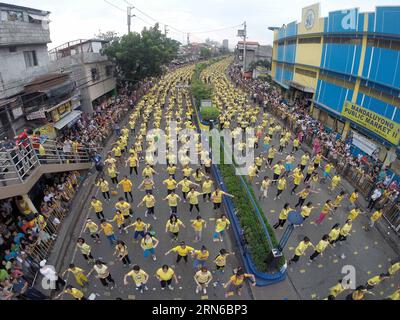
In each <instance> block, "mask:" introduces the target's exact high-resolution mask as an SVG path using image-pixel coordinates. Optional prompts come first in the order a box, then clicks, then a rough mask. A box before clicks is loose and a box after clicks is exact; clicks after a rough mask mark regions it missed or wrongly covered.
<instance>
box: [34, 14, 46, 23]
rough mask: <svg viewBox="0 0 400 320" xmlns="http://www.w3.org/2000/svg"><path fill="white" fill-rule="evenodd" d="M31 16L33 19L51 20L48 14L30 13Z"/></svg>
mask: <svg viewBox="0 0 400 320" xmlns="http://www.w3.org/2000/svg"><path fill="white" fill-rule="evenodd" d="M29 16H30V17H31V18H32V19H33V20H40V21H49V18H48V17H46V16H39V15H37V14H29Z"/></svg>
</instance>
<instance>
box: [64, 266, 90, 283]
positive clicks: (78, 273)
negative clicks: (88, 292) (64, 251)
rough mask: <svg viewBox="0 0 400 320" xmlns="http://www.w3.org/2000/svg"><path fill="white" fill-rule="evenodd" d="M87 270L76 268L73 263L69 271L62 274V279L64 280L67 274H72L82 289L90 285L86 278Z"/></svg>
mask: <svg viewBox="0 0 400 320" xmlns="http://www.w3.org/2000/svg"><path fill="white" fill-rule="evenodd" d="M84 271H85V270H83V269H81V268H78V267H76V266H75V265H74V264H73V263H71V264H70V265H69V267H68V269H67V270H65V271H64V272H63V273H62V274H61V278H63V277H64V276H65V274H66V273H67V272H71V273H72V274H73V275H74V278H75V281H76V283H77V284H78V285H80V286H81V287H85V286H87V285H89V280H88V278H87V277H86V275H85V273H84Z"/></svg>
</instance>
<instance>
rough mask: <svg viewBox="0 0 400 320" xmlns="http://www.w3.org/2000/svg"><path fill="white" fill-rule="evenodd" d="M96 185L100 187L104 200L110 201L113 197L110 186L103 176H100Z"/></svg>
mask: <svg viewBox="0 0 400 320" xmlns="http://www.w3.org/2000/svg"><path fill="white" fill-rule="evenodd" d="M96 186H97V187H99V188H100V191H101V193H102V195H103V198H104V200H106V201H108V202H109V201H110V200H111V197H110V186H109V184H108V182H107V181H106V180H104V179H103V178H99V179H98V180H97V182H96Z"/></svg>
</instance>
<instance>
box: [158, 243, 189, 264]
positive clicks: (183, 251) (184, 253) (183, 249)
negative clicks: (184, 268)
mask: <svg viewBox="0 0 400 320" xmlns="http://www.w3.org/2000/svg"><path fill="white" fill-rule="evenodd" d="M171 252H176V253H177V254H178V255H177V258H176V263H179V261H181V260H182V259H183V260H185V263H187V262H188V256H189V254H192V253H193V252H194V248H193V247H190V246H188V245H186V243H185V241H181V242H180V244H179V246H176V247H174V248H172V249H170V250H168V251H167V252H166V253H165V255H168V254H170V253H171Z"/></svg>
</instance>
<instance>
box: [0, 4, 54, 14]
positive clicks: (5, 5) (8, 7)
mask: <svg viewBox="0 0 400 320" xmlns="http://www.w3.org/2000/svg"><path fill="white" fill-rule="evenodd" d="M0 9H9V10H11V9H13V10H19V11H27V12H30V13H34V14H38V15H44V16H46V15H48V14H50V11H44V10H39V9H34V8H29V7H22V6H16V5H14V4H9V3H3V2H0Z"/></svg>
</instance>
